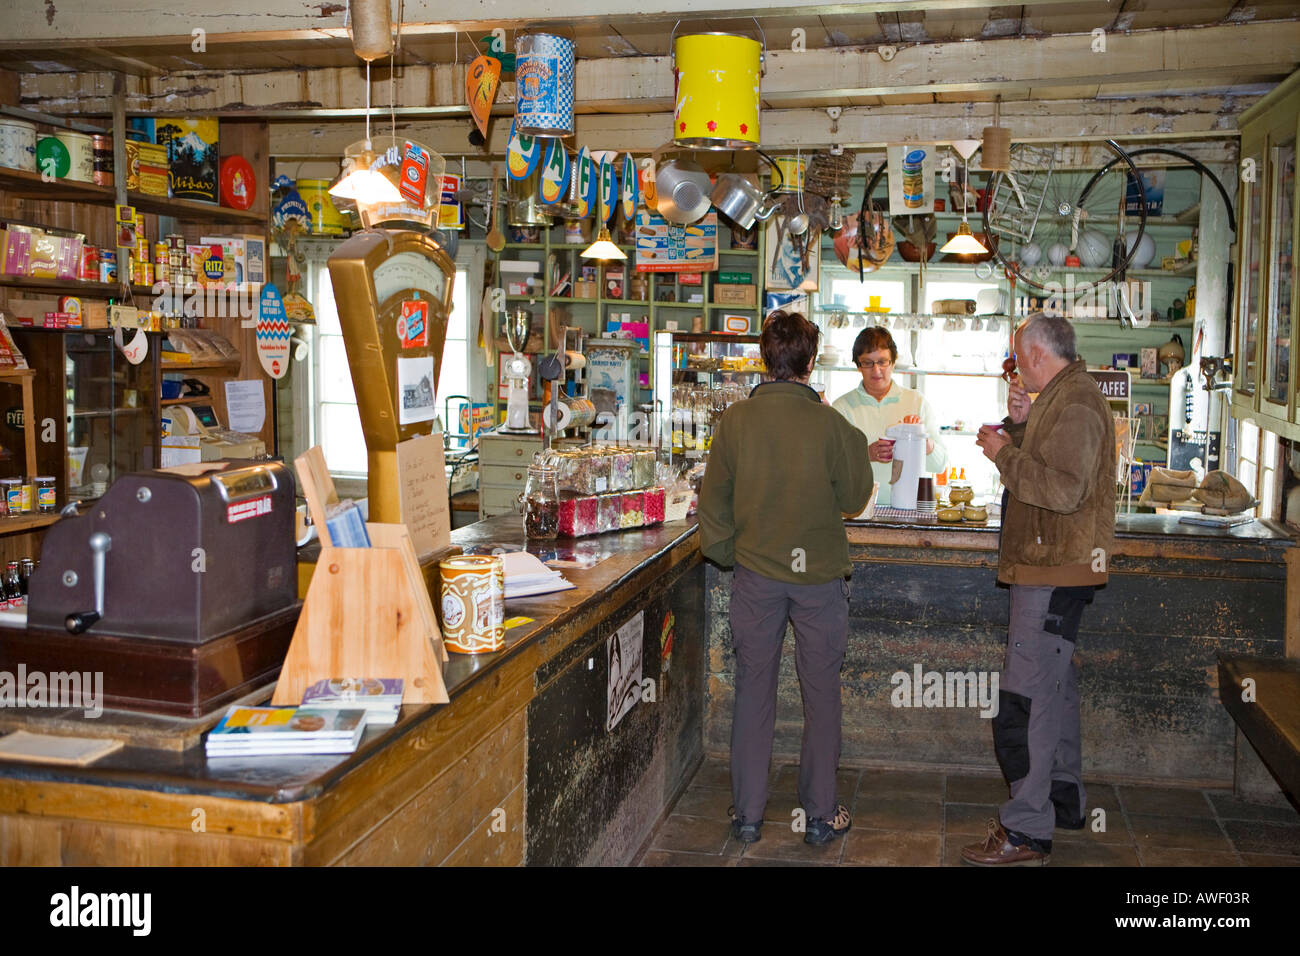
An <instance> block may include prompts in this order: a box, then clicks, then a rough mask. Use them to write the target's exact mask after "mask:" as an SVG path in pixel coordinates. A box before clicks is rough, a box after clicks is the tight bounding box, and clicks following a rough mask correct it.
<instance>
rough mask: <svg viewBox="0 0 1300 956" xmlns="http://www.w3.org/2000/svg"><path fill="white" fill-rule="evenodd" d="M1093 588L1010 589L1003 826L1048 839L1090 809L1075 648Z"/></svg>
mask: <svg viewBox="0 0 1300 956" xmlns="http://www.w3.org/2000/svg"><path fill="white" fill-rule="evenodd" d="M1092 593H1093V588H1090V587H1083V588H1067V587H1058V588H1053V587H1029V586H1025V585H1012V587H1011V623H1010V627H1009V628H1008V632H1007V652H1006V659H1005V661H1004V663H1003V666H1002V676H1001V679H1000V684H999V693H998V697H999V700H998V714H997V716H996V717H995V718H994V720H993V744H994V749H995V751H996V752H997V757H998V763H999V764H1000V765H1001V767H1002V775H1003V776H1004V777H1005V778H1006V781H1007V783H1008V784H1009V785H1010V788H1011V799H1010V800H1008V801H1007V802H1006V803H1004V804H1003V805H1002V809H1001V812H1000V818H1001V821H1002V826H1003V827H1005V828H1006V829H1007V830H1013V831H1015V832H1017V833H1021V834H1024V835H1025V836H1028V837H1032V838H1033V839H1035V840H1051V839H1052V833H1053V831H1054V829H1055V827H1056V824H1057V820H1058V819H1060V820H1062V821H1077V820H1080V819H1082V817H1083V815H1084V810H1085V808H1086V806H1087V793H1086V791H1085V790H1084V786H1083V778H1082V770H1083V751H1082V746H1081V743H1080V732H1079V668H1078V666H1077V665H1076V664H1075V663H1074V659H1073V658H1074V642H1075V638H1076V637H1077V636H1078V633H1079V620H1080V618H1081V617H1082V615H1083V609H1084V607H1085V605H1086V604H1087V603H1088V602H1090V601H1091V600H1092Z"/></svg>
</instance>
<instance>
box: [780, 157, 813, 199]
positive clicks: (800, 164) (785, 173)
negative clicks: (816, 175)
mask: <svg viewBox="0 0 1300 956" xmlns="http://www.w3.org/2000/svg"><path fill="white" fill-rule="evenodd" d="M775 158H776V169H773V170H772V188H773V189H775V190H776V191H777V192H779V193H801V192H803V177H804V173H805V172H807V169H808V160H807V159H805V158H804V157H803V156H777V157H775ZM778 169H779V170H780V172H777V170H778ZM783 177H784V178H783Z"/></svg>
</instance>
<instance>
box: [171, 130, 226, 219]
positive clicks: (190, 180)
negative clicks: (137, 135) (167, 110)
mask: <svg viewBox="0 0 1300 956" xmlns="http://www.w3.org/2000/svg"><path fill="white" fill-rule="evenodd" d="M156 135H157V138H158V142H159V144H166V146H167V162H168V172H169V174H170V182H171V191H172V197H173V198H175V199H192V200H195V201H197V202H210V203H213V204H214V205H215V204H216V202H217V166H218V164H219V163H220V161H221V159H220V154H219V152H218V148H217V147H218V144H217V118H216V117H215V116H192V117H184V118H181V119H174V118H168V119H166V120H163V121H161V122H160V123H159V124H158V126H157V129H156Z"/></svg>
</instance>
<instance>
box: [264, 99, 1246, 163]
mask: <svg viewBox="0 0 1300 956" xmlns="http://www.w3.org/2000/svg"><path fill="white" fill-rule="evenodd" d="M1257 99H1258V97H1238V98H1235V99H1226V98H1224V97H1219V96H1195V97H1192V96H1188V97H1146V98H1141V99H1114V100H1101V101H1097V100H1053V101H1051V102H1045V103H1031V102H1023V101H1022V102H1011V103H1005V102H1004V103H1003V104H1002V125H1004V126H1006V127H1007V128H1009V129H1010V130H1011V135H1012V138H1013V139H1014V140H1016V141H1017V142H1055V141H1061V140H1076V141H1079V140H1082V141H1095V140H1102V139H1109V138H1119V139H1121V140H1125V141H1131V140H1140V141H1143V142H1148V141H1158V140H1198V141H1202V142H1211V143H1212V142H1215V141H1220V140H1221V141H1222V142H1223V143H1224V146H1223V149H1224V150H1235V148H1236V142H1235V137H1236V135H1237V129H1236V122H1235V116H1236V114H1237V112H1238V111H1240V110H1243V109H1245V108H1246V107H1247V106H1249V105H1250V104H1251V103H1253V102H1255V100H1257ZM992 116H993V109H992V104H991V103H981V104H978V105H961V104H951V103H932V104H926V105H910V106H877V107H854V108H850V109H845V110H844V111H843V113H842V114H841V115H840V118H839V130H838V132H837V133H835V134H832V133H831V121H830V118H829V117H828V116H827V115H826V112H825V111H824V110H821V109H796V110H768V111H766V112H764V113H763V146H764V148H765V149H770V150H776V151H784V150H790V151H793V150H794V149H795V148H799V149H804V150H812V149H821V148H825V147H828V146H831V145H833V144H836V143H838V144H839V145H841V146H845V147H849V148H855V149H863V148H873V147H880V146H884V145H887V144H889V143H902V142H909V141H912V142H945V143H946V142H951V141H952V140H954V139H962V138H966V137H976V138H978V137H979V136H980V133H981V131H982V130H983V128H984V127H985V126H988V125H990V124H991V123H992ZM671 125H672V124H671V123H670V122H669V121H668V118H667V116H659V117H654V116H651V117H646V116H643V115H637V114H609V113H606V114H599V115H584V116H579V117H578V118H577V134H576V139H577V142H579V143H582V144H585V145H590V146H593V147H599V148H601V149H617V150H621V151H628V152H635V153H648V152H651V151H653V150H654V149H655V148H656V147H657V146H659V145H660V144H661V143H663V142H664V141H665V140H667V139H668V138H669V136H670V134H671ZM376 128H377V129H378V130H379V131H380V132H384V131H386V130H387V129H388V123H387V122H386V121H383V122H380V123H379V124H378V125H377V127H376ZM509 129H510V124H509V122H508V121H505V120H504V119H498V120H496V121H494V122H493V123H492V125H491V127H489V130H488V132H489V141H488V145H487V146H486V147H485V148H482V149H476V148H474V147H471V146H470V145H469V143H468V140H467V138H466V137H467V134H468V133H469V122H468V121H467V120H464V119H447V120H416V121H411V120H407V119H401V118H399V122H398V125H397V132H398V134H399V135H401V136H409V137H411V138H414V139H417V140H419V141H420V142H423V143H426V144H428V145H429V146H432V147H433V148H434V149H435V150H437V151H438V152H439V153H442V154H443V155H444V156H467V157H470V158H471V159H472V158H483V157H486V156H489V155H492V154H496V155H500V154H501V153H503V152H504V151H505V141H506V136H507V135H508V134H509ZM363 135H364V128H363V124H362V122H361V120H359V119H355V118H354V119H350V120H347V121H340V120H328V121H320V122H305V121H304V122H283V121H273V122H272V123H271V153H272V155H274V156H276V157H279V158H282V159H305V158H310V157H317V158H319V157H329V158H330V159H331V160H334V161H336V160H337V158H338V157H339V156H341V155H342V153H343V150H344V147H346V146H347V145H349V144H350V143H353V142H355V141H356V140H358V139H360V138H361V137H362V136H363ZM1214 148H1215V149H1218V147H1214Z"/></svg>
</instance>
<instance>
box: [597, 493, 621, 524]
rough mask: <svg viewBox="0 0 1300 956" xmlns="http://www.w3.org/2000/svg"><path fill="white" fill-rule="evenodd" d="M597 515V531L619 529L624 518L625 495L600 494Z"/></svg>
mask: <svg viewBox="0 0 1300 956" xmlns="http://www.w3.org/2000/svg"><path fill="white" fill-rule="evenodd" d="M596 502H597V516H596V533H597V534H604V533H605V532H606V531H617V530H618V527H619V522H621V521H622V519H623V496H622V495H619V494H608V495H599V496H597V498H596Z"/></svg>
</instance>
